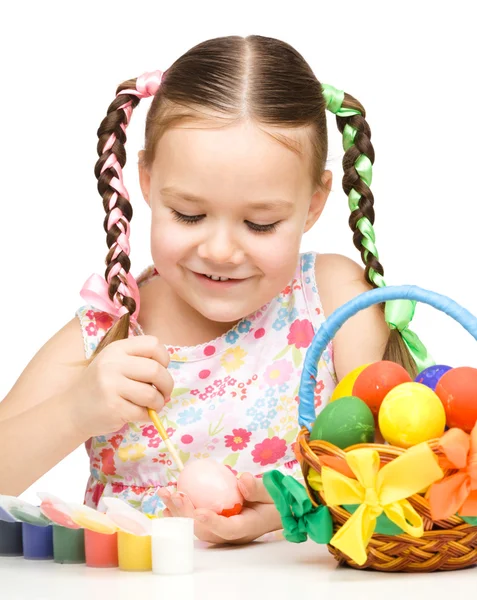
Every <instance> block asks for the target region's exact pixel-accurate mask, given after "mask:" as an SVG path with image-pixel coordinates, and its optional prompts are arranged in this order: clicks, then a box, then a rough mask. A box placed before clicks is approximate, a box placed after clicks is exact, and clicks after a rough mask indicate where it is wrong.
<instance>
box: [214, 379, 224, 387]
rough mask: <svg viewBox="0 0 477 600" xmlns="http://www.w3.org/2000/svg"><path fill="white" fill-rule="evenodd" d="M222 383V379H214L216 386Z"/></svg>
mask: <svg viewBox="0 0 477 600" xmlns="http://www.w3.org/2000/svg"><path fill="white" fill-rule="evenodd" d="M221 384H222V379H216V380H215V381H214V386H215V387H219V385H221Z"/></svg>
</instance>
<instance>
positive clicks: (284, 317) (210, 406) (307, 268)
mask: <svg viewBox="0 0 477 600" xmlns="http://www.w3.org/2000/svg"><path fill="white" fill-rule="evenodd" d="M315 259H316V253H314V252H307V253H304V254H301V255H300V260H299V263H298V265H297V269H296V272H295V275H294V277H293V279H292V281H290V283H289V284H288V285H287V286H286V287H285V289H283V290H282V292H281V293H280V294H279V295H278V296H276V297H275V298H274V299H273V300H271V301H270V302H269V303H268V304H266V305H264V306H262V307H261V308H260V309H259V310H257V311H256V312H254V313H253V314H251V315H248V316H247V317H245V318H243V319H242V320H240V321H239V322H238V323H237V324H236V325H235V326H234V327H233V328H232V329H230V330H229V331H228V332H226V333H225V334H224V335H222V336H220V337H218V338H216V339H215V340H212V341H210V342H208V343H205V344H201V345H199V346H187V347H175V346H174V347H173V346H167V345H166V348H167V350H168V352H169V353H170V358H171V360H170V364H169V367H168V369H169V371H170V373H171V375H172V376H173V379H174V383H175V387H174V391H173V393H172V396H171V399H170V401H169V402H168V403H166V405H165V406H164V409H163V411H162V412H161V420H162V421H163V423H164V426H165V427H166V428H167V432H168V434H169V436H170V438H171V440H172V442H173V443H174V445H175V446H176V448H177V449H178V452H179V454H180V457H181V460H182V462H183V463H184V464H185V463H187V461H189V460H194V459H198V458H206V457H212V458H214V459H215V460H217V461H219V462H221V463H223V464H225V465H227V466H228V467H229V468H230V469H231V470H232V472H233V473H235V474H240V473H243V472H246V471H248V472H250V473H252V474H253V475H255V476H257V477H260V476H262V475H263V473H264V472H266V471H268V470H271V469H279V470H281V471H282V472H284V473H286V474H289V475H296V476H299V475H300V468H299V464H298V462H297V460H296V458H295V454H294V442H295V439H296V436H297V434H298V431H299V425H298V389H299V383H300V376H301V371H302V367H303V361H304V357H305V354H306V350H307V348H308V346H309V345H310V343H311V341H312V339H313V336H314V333H315V332H316V331H317V330H318V328H319V327H320V324H321V323H322V322H323V321H324V315H323V310H322V306H321V303H320V298H319V295H318V291H317V287H316V281H315ZM153 277H159V274H158V273H157V271H156V270H155V268H154V267H153V266H151V267H148V268H146V269H145V270H144V271H143V272H142V273H141V274H140V276H139V277H138V278H137V282H138V286H139V287H141V285H144V283H145V282H146V281H148V280H150V278H153ZM76 315H77V316H78V318H79V320H80V323H81V328H82V332H83V337H84V346H85V354H86V357H87V358H89V357H90V356H91V354H92V353H93V351H94V349H95V348H96V346H97V344H98V343H99V341H100V340H101V338H102V337H103V336H104V335H105V333H106V331H107V330H108V329H109V328H110V327H111V326H112V324H113V322H114V318H113V317H112V316H111V315H109V314H107V313H104V312H101V311H99V310H97V309H95V308H94V307H93V306H90V305H86V306H82V307H81V308H79V309H78V310H77V311H76ZM131 333H132V334H133V335H141V333H142V332H141V330H140V327H139V326H137V327H136V328H135V329H134V330H132V332H131ZM335 386H336V374H335V370H334V366H333V355H332V343H330V344H329V345H328V347H327V348H326V350H325V352H324V353H323V355H322V357H321V359H320V362H319V365H318V373H317V383H316V388H315V406H316V410H317V413H318V412H319V411H320V410H321V409H322V408H323V406H324V405H325V404H326V403H327V402H328V400H329V398H330V396H331V393H332V392H333V389H334V388H335ZM86 449H87V451H88V454H89V457H90V477H89V480H88V483H87V486H86V493H85V503H86V504H87V505H88V506H92V507H97V506H98V503H99V501H100V499H101V496H103V495H106V496H114V497H117V498H121V499H122V500H125V501H126V502H128V503H129V504H130V505H131V506H133V507H135V508H137V509H139V510H141V511H142V512H144V513H146V514H149V515H156V516H157V515H159V514H160V512H161V511H162V509H163V503H162V501H161V499H160V498H159V496H158V495H157V494H156V490H157V489H158V488H160V487H164V486H174V485H175V484H176V478H177V476H178V470H177V468H176V465H175V464H174V462H173V460H172V459H171V457H170V455H169V453H168V451H167V448H166V446H165V444H164V443H163V441H162V440H161V438H160V437H159V435H158V433H157V430H156V428H155V426H154V425H153V424H152V423H149V424H147V423H146V424H144V423H128V424H127V425H124V427H122V428H121V429H120V430H119V431H115V432H112V433H110V434H108V435H101V436H96V437H94V438H91V439H90V440H88V441H87V442H86Z"/></svg>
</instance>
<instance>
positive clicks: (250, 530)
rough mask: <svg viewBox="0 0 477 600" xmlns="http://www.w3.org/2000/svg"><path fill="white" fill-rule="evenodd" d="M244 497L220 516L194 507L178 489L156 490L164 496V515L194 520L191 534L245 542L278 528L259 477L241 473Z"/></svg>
mask: <svg viewBox="0 0 477 600" xmlns="http://www.w3.org/2000/svg"><path fill="white" fill-rule="evenodd" d="M238 485H239V489H240V492H241V493H242V495H243V497H244V498H245V502H244V505H243V508H242V512H241V513H240V514H238V515H235V516H233V517H222V516H220V515H218V514H216V513H215V512H213V511H211V510H207V509H203V508H200V509H195V508H194V506H193V504H192V502H191V501H190V500H189V498H188V497H187V496H186V495H185V494H182V493H180V492H174V493H172V494H171V493H170V492H169V491H168V490H165V489H162V490H158V492H157V494H158V495H159V496H160V497H161V498H162V499H163V500H164V503H165V505H166V508H165V509H164V516H165V517H191V518H193V519H194V520H195V527H194V532H195V535H196V536H197V537H198V538H199V539H200V540H202V541H204V542H209V543H211V544H224V543H225V544H246V543H248V542H251V541H252V540H255V539H257V538H259V537H260V536H261V535H263V534H265V533H268V532H270V531H276V530H277V529H281V528H282V524H281V519H280V515H279V513H278V511H277V509H276V508H275V505H274V504H273V500H272V499H271V497H270V494H269V493H268V492H267V490H266V488H265V486H264V485H263V483H262V480H261V479H257V478H256V477H254V476H253V475H251V474H250V473H244V474H243V475H242V476H241V477H240V479H239V480H238Z"/></svg>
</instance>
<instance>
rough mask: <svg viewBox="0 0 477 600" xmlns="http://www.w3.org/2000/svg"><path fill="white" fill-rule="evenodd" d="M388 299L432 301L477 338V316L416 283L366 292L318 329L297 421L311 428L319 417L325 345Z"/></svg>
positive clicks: (304, 373) (310, 350)
mask: <svg viewBox="0 0 477 600" xmlns="http://www.w3.org/2000/svg"><path fill="white" fill-rule="evenodd" d="M388 300H417V301H418V302H423V303H424V304H429V305H430V306H433V307H434V308H437V309H438V310H441V311H442V312H444V313H446V314H448V315H449V316H450V317H452V318H453V319H455V320H456V321H457V322H458V323H460V325H462V327H463V328H464V329H466V330H467V331H468V332H469V333H470V335H471V336H472V337H473V338H474V339H475V340H477V318H476V317H474V315H472V314H471V313H470V312H469V311H468V310H466V309H465V308H463V307H462V306H460V305H459V304H457V302H454V300H451V299H450V298H448V297H447V296H443V295H441V294H436V292H431V291H429V290H424V289H422V288H420V287H418V286H416V285H401V286H386V287H383V288H377V289H374V290H369V291H367V292H363V293H362V294H360V295H359V296H356V297H355V298H353V299H352V300H350V301H349V302H347V303H346V304H343V306H340V307H339V308H338V309H336V310H335V311H334V312H333V313H332V314H331V315H330V316H329V317H328V319H326V321H325V322H324V323H323V324H322V325H321V327H320V329H319V330H318V331H317V332H316V334H315V336H314V338H313V340H312V342H311V345H310V347H309V348H308V350H307V352H306V356H305V362H304V364H303V371H302V373H301V381H300V390H299V398H300V403H299V405H298V422H299V424H300V426H301V427H303V426H305V427H306V428H307V429H308V431H311V428H312V427H313V423H314V421H315V418H316V413H315V385H316V375H317V370H318V361H319V360H320V358H321V355H322V354H323V352H324V350H325V349H326V346H327V345H328V344H329V342H330V341H331V340H332V339H333V337H334V336H335V334H336V332H337V331H338V329H339V328H340V327H341V326H342V325H344V323H345V322H346V321H347V320H348V319H349V318H351V317H352V316H354V315H355V314H356V313H358V312H359V311H361V310H364V309H365V308H369V307H370V306H373V304H381V303H382V302H386V301H388Z"/></svg>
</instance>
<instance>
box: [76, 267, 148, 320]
mask: <svg viewBox="0 0 477 600" xmlns="http://www.w3.org/2000/svg"><path fill="white" fill-rule="evenodd" d="M111 273H112V271H111ZM126 280H127V282H128V284H127V286H125V285H124V284H123V283H121V284H120V285H119V287H118V291H119V292H120V293H121V294H122V295H123V296H128V297H130V298H133V300H134V301H135V302H136V310H135V311H134V314H132V315H131V319H132V320H133V321H137V316H138V314H139V305H140V299H139V288H138V286H137V283H136V280H135V279H134V277H133V276H132V275H131V273H128V274H127V276H126ZM108 289H109V285H108V283H107V282H106V280H105V279H104V277H101V275H98V273H93V275H91V276H90V277H89V278H88V279H87V280H86V282H85V284H84V285H83V287H82V288H81V291H80V296H81V297H82V298H83V300H85V302H87V303H88V304H91V306H94V307H95V308H99V310H102V311H103V312H107V313H109V314H111V315H114V316H115V317H118V318H120V317H122V316H123V315H124V314H125V313H127V312H128V309H127V308H126V307H125V306H123V305H122V304H121V303H120V301H119V299H118V298H117V297H115V299H114V301H112V300H110V299H109V296H108Z"/></svg>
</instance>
